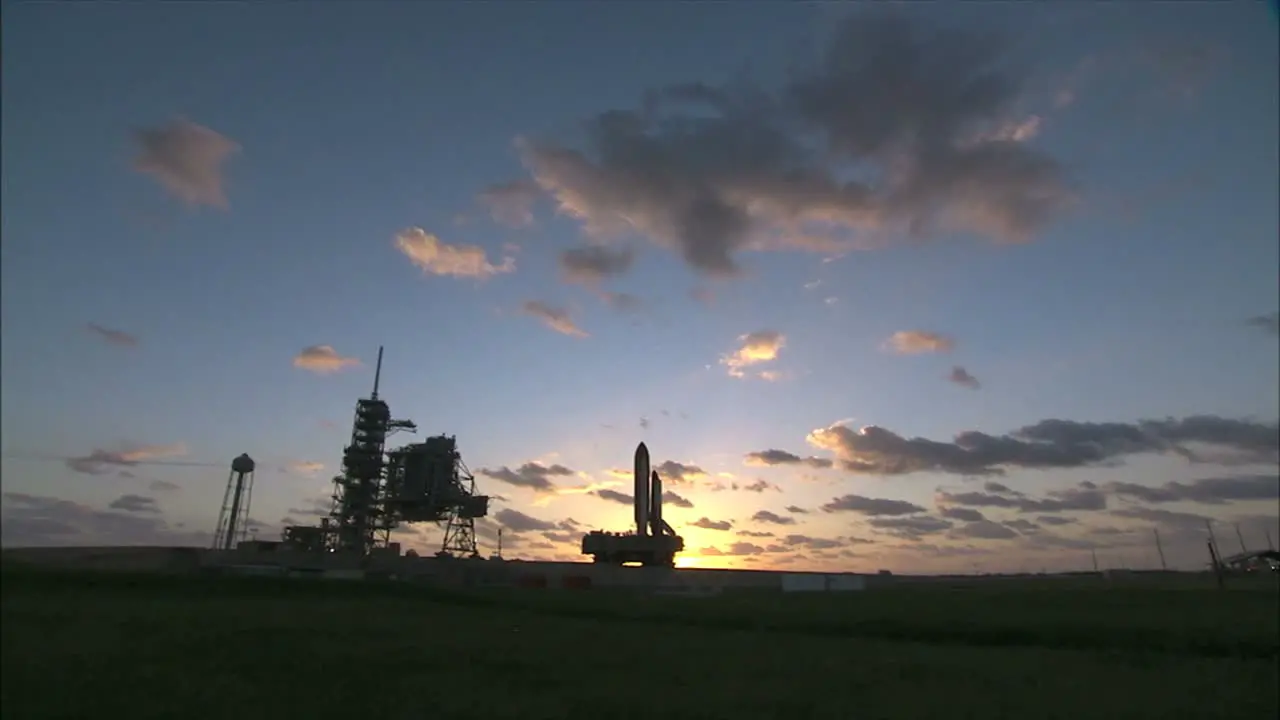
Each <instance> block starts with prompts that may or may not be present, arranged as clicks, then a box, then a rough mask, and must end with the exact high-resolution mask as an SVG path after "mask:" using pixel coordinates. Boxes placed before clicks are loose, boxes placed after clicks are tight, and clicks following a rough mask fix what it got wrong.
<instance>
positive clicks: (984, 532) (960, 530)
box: [950, 520, 1018, 540]
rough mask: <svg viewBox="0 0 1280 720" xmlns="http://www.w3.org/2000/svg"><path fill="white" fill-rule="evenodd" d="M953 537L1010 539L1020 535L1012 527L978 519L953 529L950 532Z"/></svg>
mask: <svg viewBox="0 0 1280 720" xmlns="http://www.w3.org/2000/svg"><path fill="white" fill-rule="evenodd" d="M950 535H951V537H953V538H977V539H984V540H1008V539H1010V538H1016V537H1018V533H1016V532H1014V531H1013V530H1012V529H1011V528H1009V527H1006V526H1004V525H1001V524H1000V523H994V522H991V521H990V520H978V521H976V522H969V523H965V524H964V525H961V526H960V527H957V528H955V529H953V530H952V531H951V533H950Z"/></svg>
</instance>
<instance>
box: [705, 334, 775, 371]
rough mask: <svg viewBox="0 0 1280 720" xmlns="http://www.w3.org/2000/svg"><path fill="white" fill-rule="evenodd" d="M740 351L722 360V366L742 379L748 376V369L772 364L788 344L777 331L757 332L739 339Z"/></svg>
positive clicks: (735, 351)
mask: <svg viewBox="0 0 1280 720" xmlns="http://www.w3.org/2000/svg"><path fill="white" fill-rule="evenodd" d="M738 343H739V344H738V349H737V350H734V351H733V352H732V353H729V354H728V355H725V356H724V357H722V358H720V364H721V365H725V366H727V367H728V368H729V374H730V375H732V376H733V377H737V378H741V377H746V376H747V370H746V368H749V367H751V366H753V365H759V364H760V363H766V362H772V361H774V360H776V359H777V358H778V353H779V352H781V351H782V348H783V347H784V346H785V345H786V344H787V339H786V337H784V336H783V335H782V333H780V332H778V331H777V330H757V331H755V332H752V333H747V334H746V335H741V336H739V337H738Z"/></svg>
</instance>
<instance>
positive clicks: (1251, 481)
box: [1107, 474, 1280, 505]
mask: <svg viewBox="0 0 1280 720" xmlns="http://www.w3.org/2000/svg"><path fill="white" fill-rule="evenodd" d="M1107 489H1108V490H1109V491H1110V492H1112V493H1114V494H1116V495H1121V496H1125V497H1132V498H1137V499H1138V500H1141V501H1142V502H1146V503H1152V504H1159V503H1173V502H1191V503H1199V504H1202V505H1221V504H1223V503H1229V502H1234V501H1240V500H1246V501H1247V500H1270V501H1272V502H1275V501H1276V500H1277V499H1280V475H1275V474H1272V475H1240V476H1233V477H1215V478H1203V479H1201V480H1194V481H1192V482H1190V483H1181V482H1167V483H1165V484H1163V485H1159V486H1156V487H1152V486H1149V485H1139V484H1137V483H1129V482H1115V483H1111V484H1110V485H1108V486H1107Z"/></svg>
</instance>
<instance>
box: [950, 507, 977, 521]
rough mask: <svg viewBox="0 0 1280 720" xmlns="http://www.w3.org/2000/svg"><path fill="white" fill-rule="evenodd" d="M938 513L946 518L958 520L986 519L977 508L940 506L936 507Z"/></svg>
mask: <svg viewBox="0 0 1280 720" xmlns="http://www.w3.org/2000/svg"><path fill="white" fill-rule="evenodd" d="M938 514H939V515H941V516H942V517H944V518H947V519H948V520H960V521H962V522H980V521H982V520H986V517H984V516H983V514H982V513H980V512H978V511H977V510H973V509H970V508H963V507H941V508H938Z"/></svg>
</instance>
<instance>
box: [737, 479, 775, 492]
mask: <svg viewBox="0 0 1280 720" xmlns="http://www.w3.org/2000/svg"><path fill="white" fill-rule="evenodd" d="M741 489H742V490H745V491H747V492H753V493H762V492H764V491H765V490H777V491H779V492H781V491H782V488H780V487H778V486H777V485H774V484H773V483H771V482H767V481H765V480H762V479H756V480H753V481H751V482H749V483H747V484H746V485H743V486H741Z"/></svg>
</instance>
